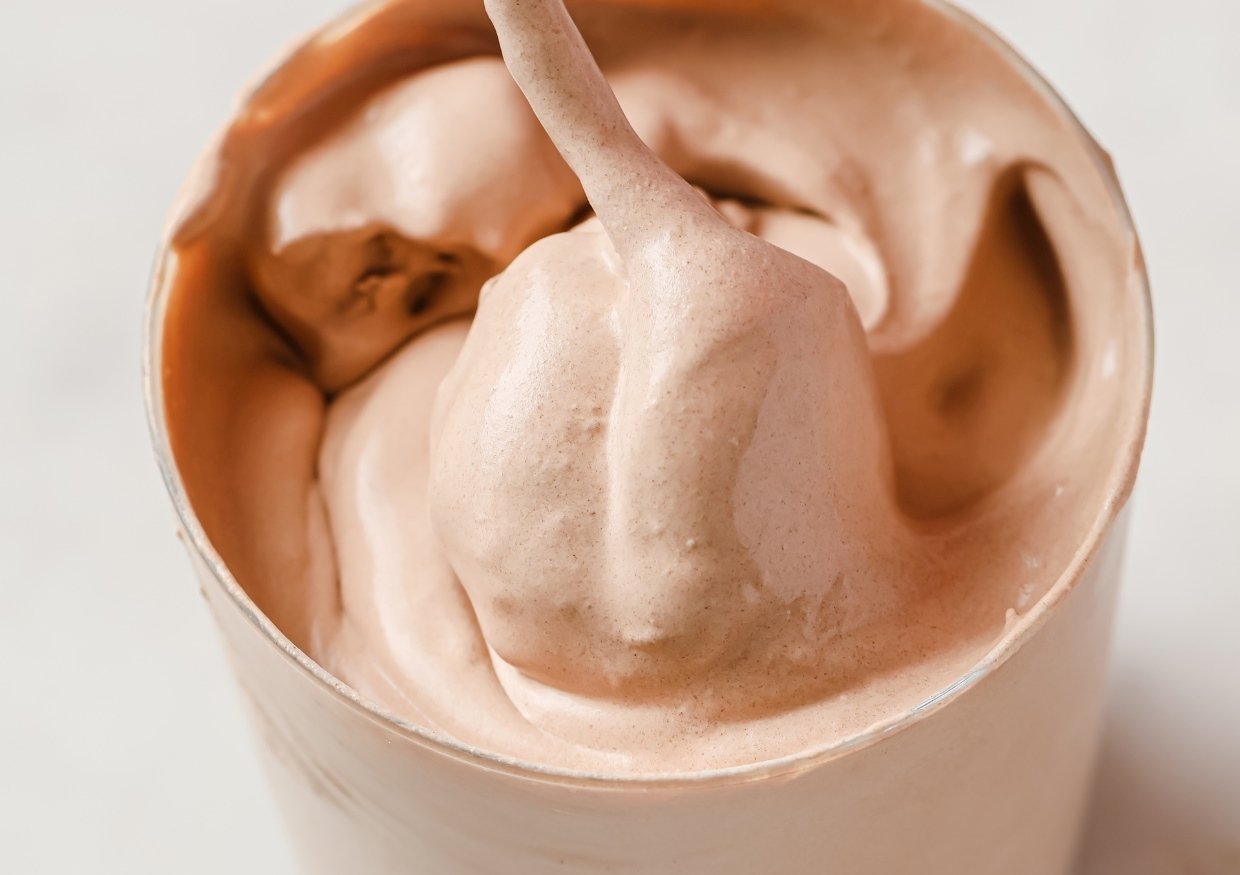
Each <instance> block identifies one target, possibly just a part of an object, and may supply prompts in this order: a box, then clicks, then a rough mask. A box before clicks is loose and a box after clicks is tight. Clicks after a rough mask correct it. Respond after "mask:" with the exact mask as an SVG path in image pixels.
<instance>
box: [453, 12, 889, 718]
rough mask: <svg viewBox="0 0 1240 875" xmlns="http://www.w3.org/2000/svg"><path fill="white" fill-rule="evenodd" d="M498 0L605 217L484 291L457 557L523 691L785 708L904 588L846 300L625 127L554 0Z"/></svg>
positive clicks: (458, 404)
mask: <svg viewBox="0 0 1240 875" xmlns="http://www.w3.org/2000/svg"><path fill="white" fill-rule="evenodd" d="M487 9H488V12H489V14H490V15H491V18H492V20H493V21H494V23H495V26H496V30H497V32H498V33H499V36H500V42H501V46H502V48H503V51H504V57H505V60H506V62H507V64H508V67H509V69H510V70H511V72H512V74H513V77H514V79H515V80H516V82H517V84H518V85H519V86H520V88H521V89H522V91H523V92H524V94H525V95H526V97H527V98H528V99H529V101H530V104H531V106H532V107H533V108H534V112H535V114H536V115H537V116H538V118H539V120H540V122H541V123H542V124H543V126H544V128H545V129H546V130H547V133H548V134H549V135H550V138H551V140H552V142H553V143H555V145H556V148H557V149H559V151H560V153H561V154H562V155H563V156H564V158H565V160H566V162H567V163H568V165H569V166H570V167H571V168H572V169H573V171H574V172H575V173H576V174H577V176H578V177H579V178H580V180H581V182H582V185H583V188H584V189H585V192H586V196H587V197H588V199H589V202H590V205H591V206H592V207H593V208H594V211H595V212H596V214H597V215H598V217H599V219H600V221H601V226H602V233H600V232H598V231H593V232H592V231H574V232H570V233H566V234H561V235H558V236H555V237H550V238H547V239H544V240H542V241H540V242H539V243H538V244H536V245H535V246H533V247H531V248H530V249H528V250H527V251H526V252H525V253H523V254H522V255H521V256H520V257H519V258H518V259H517V260H516V261H515V262H514V263H513V264H512V265H510V266H509V267H508V268H507V269H506V270H505V271H504V272H503V273H502V274H501V275H500V276H499V277H497V278H496V279H495V280H494V281H492V283H491V284H490V285H489V286H488V287H487V289H486V290H485V292H484V293H483V296H482V300H481V302H480V305H479V309H478V313H477V315H476V317H475V319H474V323H473V327H472V328H471V332H470V338H469V340H468V341H467V343H466V345H465V347H464V349H463V351H462V354H461V357H460V359H459V360H458V363H457V365H456V367H455V369H454V371H453V372H452V374H450V375H449V376H448V378H447V380H446V381H445V384H444V387H443V389H442V390H441V393H440V402H439V411H438V414H437V419H438V424H437V425H436V426H435V427H434V428H433V430H432V436H433V449H432V454H431V460H432V471H431V494H430V503H431V512H432V517H433V520H434V522H435V528H436V531H437V532H438V534H439V537H440V541H441V543H442V544H443V546H444V550H445V555H446V556H447V558H448V560H449V562H450V563H451V565H452V567H453V569H454V570H455V571H456V573H457V575H458V576H459V578H460V580H461V582H462V585H463V586H464V587H465V590H466V592H467V593H468V594H469V597H470V601H471V603H472V605H473V606H474V609H475V611H476V612H477V614H478V618H479V623H480V625H481V627H482V631H483V635H484V636H485V638H486V640H487V642H488V643H489V645H490V647H491V648H492V650H493V651H494V653H495V654H496V657H497V659H498V660H502V662H503V663H506V664H507V666H508V667H511V668H512V669H515V671H504V670H503V669H501V677H502V678H504V679H505V680H506V681H507V687H508V689H509V692H510V693H511V694H514V695H517V696H519V695H520V694H519V693H516V692H515V691H514V689H513V687H514V686H516V685H518V684H520V683H521V682H522V681H524V680H525V679H527V678H528V679H530V680H532V681H534V682H538V683H542V684H547V685H550V686H552V687H555V688H557V689H559V690H562V691H571V692H574V693H580V694H583V695H587V696H589V695H596V696H600V697H603V698H629V699H637V700H646V699H683V698H685V697H686V694H687V693H688V692H689V691H692V697H693V700H694V702H695V703H696V704H697V705H698V706H699V707H701V708H708V709H711V710H712V711H727V710H729V709H730V708H733V707H744V708H746V709H751V710H752V709H755V708H758V707H760V706H759V704H758V700H760V699H773V698H780V697H782V698H784V699H787V698H789V697H792V698H793V700H794V701H797V697H799V696H806V695H810V692H809V689H807V688H812V687H819V688H820V687H821V686H822V684H823V679H822V678H821V677H819V675H818V672H817V671H816V669H815V666H816V663H817V662H818V659H819V655H820V652H821V649H822V647H823V646H824V644H825V642H827V641H829V640H830V639H832V638H833V637H835V636H837V635H838V634H839V633H840V632H841V631H847V630H850V629H852V628H855V627H857V626H858V625H861V624H863V623H864V622H866V621H867V620H871V619H873V618H874V616H875V612H876V611H882V610H884V609H887V610H889V609H890V608H891V605H892V603H893V601H894V600H896V599H897V598H898V594H899V592H900V591H901V590H902V589H903V588H905V587H907V585H908V581H906V580H904V579H902V576H901V572H900V566H901V563H904V562H906V561H907V559H908V553H909V547H908V545H906V543H905V540H906V538H907V532H906V529H905V526H904V524H903V520H902V518H901V515H900V513H899V510H898V507H897V505H896V502H895V500H894V495H893V490H892V477H891V461H890V454H889V451H888V444H887V439H886V435H885V433H884V428H883V425H882V422H881V419H880V402H879V400H878V397H877V394H876V392H875V384H874V376H873V369H872V366H871V364H870V360H869V357H868V354H867V349H866V340H865V334H864V332H863V331H862V328H861V324H860V321H859V319H858V317H857V314H856V311H855V309H854V307H853V305H852V302H851V300H850V298H849V296H848V293H847V291H846V290H845V288H844V286H843V285H842V284H841V283H840V281H839V280H838V279H836V278H835V277H834V276H832V275H831V274H829V273H828V272H827V271H825V270H823V269H822V268H820V267H818V266H816V265H814V264H812V263H810V262H808V261H805V260H804V259H802V258H799V257H797V256H795V255H793V254H791V253H789V252H788V251H786V250H784V249H781V248H779V247H777V246H774V245H772V244H771V243H768V242H766V241H765V240H763V239H761V238H759V237H756V236H754V235H752V234H750V233H748V232H746V231H743V230H739V229H737V228H735V227H734V226H733V225H732V224H730V223H729V222H728V221H727V220H726V219H725V218H724V217H723V216H721V215H720V214H719V212H717V211H716V210H715V208H714V207H713V206H712V205H711V204H710V203H709V202H708V201H707V200H706V199H705V198H704V197H703V196H702V195H701V193H699V192H698V191H696V190H695V189H694V188H693V187H692V186H690V185H689V184H688V183H686V182H685V180H684V179H683V178H681V177H680V176H679V175H678V174H676V173H675V172H674V171H672V170H671V169H670V168H669V167H668V166H667V164H666V163H664V162H663V161H662V160H661V159H660V158H659V157H658V156H656V155H655V154H654V153H653V152H652V151H651V150H650V149H649V148H648V147H647V146H646V145H645V144H644V143H643V142H642V141H641V140H640V139H639V137H638V136H637V134H636V133H635V132H634V131H633V129H632V127H631V126H630V125H629V123H628V121H627V120H626V118H625V116H624V114H623V112H622V110H621V108H620V106H619V104H618V103H617V101H616V99H615V97H614V96H613V94H612V91H611V89H610V87H609V86H608V84H607V82H606V81H605V80H604V78H603V76H602V73H601V72H600V71H599V69H598V67H597V65H596V64H595V63H594V60H593V58H592V57H591V55H590V53H589V50H588V49H587V48H586V46H585V43H584V42H583V41H582V39H581V37H580V35H579V34H578V32H577V30H576V28H575V26H574V25H573V23H572V20H571V19H570V18H569V16H568V13H567V12H566V10H565V9H564V7H563V4H562V3H560V2H558V0H554V2H545V0H522V2H520V3H511V2H505V0H493V2H490V3H488V5H487ZM759 677H760V678H762V679H763V682H762V683H761V684H760V687H758V688H755V683H756V679H757V678H759ZM682 707H683V705H682Z"/></svg>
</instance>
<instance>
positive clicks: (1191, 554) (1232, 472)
mask: <svg viewBox="0 0 1240 875" xmlns="http://www.w3.org/2000/svg"><path fill="white" fill-rule="evenodd" d="M966 5H967V6H969V7H970V8H971V9H974V10H976V11H977V12H978V13H979V14H980V15H981V17H982V18H983V19H985V20H988V21H990V22H991V23H992V24H994V25H996V26H997V27H998V29H999V30H1000V32H1002V33H1004V34H1005V35H1006V36H1007V37H1008V38H1009V39H1010V40H1011V41H1012V42H1013V43H1014V44H1015V45H1016V46H1017V47H1018V48H1019V49H1021V50H1022V51H1023V52H1024V53H1025V54H1027V55H1028V56H1029V57H1031V58H1032V59H1033V60H1034V62H1035V64H1037V65H1038V66H1039V67H1040V68H1041V69H1042V70H1043V71H1044V72H1045V73H1046V74H1047V76H1048V77H1049V78H1050V80H1051V81H1052V82H1053V83H1054V84H1055V85H1056V86H1058V87H1059V88H1060V89H1061V90H1062V91H1063V92H1064V93H1065V94H1066V95H1067V97H1068V99H1069V102H1070V103H1071V104H1072V105H1073V106H1074V107H1075V108H1076V110H1077V111H1078V112H1079V113H1080V115H1081V116H1082V117H1083V118H1084V120H1085V121H1086V123H1087V124H1088V125H1089V126H1090V128H1091V129H1092V130H1093V132H1094V133H1095V135H1097V137H1098V138H1099V140H1100V141H1101V142H1102V143H1103V144H1104V145H1105V146H1107V147H1108V148H1109V149H1110V150H1111V152H1112V153H1113V154H1114V156H1115V158H1116V162H1117V164H1118V167H1119V171H1120V176H1121V177H1122V179H1123V181H1124V183H1125V185H1126V188H1127V191H1128V194H1129V198H1130V201H1131V204H1132V207H1133V211H1134V213H1135V215H1136V219H1137V223H1138V225H1139V227H1140V229H1141V231H1142V234H1143V238H1144V243H1145V248H1146V254H1147V257H1148V261H1149V267H1150V273H1151V275H1152V280H1153V286H1154V302H1155V311H1156V318H1157V331H1158V372H1157V381H1156V383H1157V385H1156V390H1155V401H1154V412H1153V420H1152V423H1151V427H1150V432H1149V443H1148V446H1147V450H1146V456H1145V462H1144V467H1143V470H1142V472H1141V477H1140V480H1139V486H1138V490H1137V495H1136V507H1135V513H1134V518H1133V529H1132V537H1131V539H1130V547H1129V560H1128V567H1129V573H1128V577H1127V582H1126V586H1125V590H1124V595H1123V601H1122V607H1121V610H1120V616H1119V626H1118V634H1117V639H1116V644H1115V659H1114V663H1113V666H1112V676H1111V688H1110V700H1109V705H1108V707H1109V712H1108V713H1109V719H1108V726H1107V730H1106V743H1105V748H1104V754H1103V758H1102V763H1101V767H1100V772H1099V782H1098V788H1097V792H1096V799H1095V803H1094V806H1093V814H1092V817H1091V823H1090V826H1089V831H1088V836H1087V841H1086V846H1085V849H1084V853H1083V861H1082V865H1081V870H1080V872H1081V875H1179V873H1185V875H1189V873H1191V875H1236V873H1240V624H1238V619H1240V538H1238V536H1237V530H1238V529H1240V461H1238V459H1240V455H1238V454H1237V450H1236V448H1237V447H1240V276H1238V274H1240V261H1238V260H1237V257H1236V256H1237V253H1240V50H1238V49H1237V47H1236V43H1235V41H1236V34H1237V33H1240V4H1237V3H1234V2H1231V0H1179V2H1175V3H1168V2H1161V3H1153V2H1147V0H1045V2H1041V3H1032V2H1029V0H971V2H969V3H967V4H966ZM341 6H342V3H341V2H340V0H216V2H212V3H190V2H184V0H159V2H156V0H117V2H113V3H101V2H98V0H63V2H60V3H33V2H31V3H26V4H20V5H19V4H15V3H13V2H8V3H5V4H4V9H3V10H2V11H0V74H2V75H0V253H2V254H3V258H2V259H0V269H2V270H3V272H4V276H5V277H6V279H7V282H6V284H5V285H6V288H5V291H4V297H5V299H6V300H7V301H8V302H9V303H8V304H7V305H6V306H7V307H8V309H7V310H6V311H5V315H4V316H3V317H2V318H0V356H2V359H0V361H2V362H3V366H4V368H3V372H4V373H6V374H7V375H8V377H7V379H6V380H5V382H4V389H3V390H2V391H3V398H4V404H3V410H4V415H3V420H2V421H3V425H2V426H0V441H2V442H3V453H0V459H3V461H2V462H0V514H2V515H0V569H3V576H2V577H0V665H3V666H4V670H5V675H4V678H3V682H2V686H0V690H2V695H3V698H2V700H0V701H2V704H0V871H3V872H12V873H20V875H33V873H78V872H100V873H148V872H149V873H171V872H176V873H184V875H194V873H218V872H257V871H266V872H269V873H272V875H280V873H292V872H293V871H294V870H293V867H292V862H291V858H290V855H289V852H288V849H287V847H286V844H285V840H284V837H283V835H282V833H281V830H280V826H279V823H278V821H277V817H276V813H275V810H274V808H273V806H272V804H271V802H270V801H269V799H268V796H267V793H266V790H265V787H264V785H263V783H262V780H261V778H260V776H259V772H258V768H257V763H256V757H255V754H254V752H253V749H252V747H251V744H250V738H249V735H248V729H247V727H246V725H245V723H244V721H243V717H242V714H241V711H240V708H239V698H238V696H237V695H236V693H235V691H234V689H233V687H232V683H231V680H230V678H229V677H228V674H227V671H226V668H225V664H224V659H223V655H222V653H221V650H220V647H219V645H218V643H217V641H216V639H215V636H214V632H213V630H212V628H211V625H210V621H209V618H208V615H207V611H206V610H205V608H204V605H203V604H202V601H201V600H200V599H199V597H198V593H197V587H196V585H195V583H194V581H193V579H192V576H191V572H190V568H189V564H188V562H187V561H186V559H185V557H184V555H182V552H181V548H180V546H179V545H178V543H177V541H176V539H175V538H174V537H173V522H172V519H173V518H172V512H171V509H170V507H169V503H168V501H167V499H166V496H165V493H164V490H163V486H162V484H161V483H160V480H159V477H158V474H157V472H156V468H155V465H154V462H153V461H152V455H151V451H150V445H149V441H148V439H147V436H146V427H145V422H144V418H143V412H142V406H141V396H140V390H139V346H140V310H141V305H142V300H143V297H144V295H145V292H146V282H147V272H148V269H149V265H150V261H151V258H152V256H153V253H154V246H155V241H156V238H157V236H158V233H159V230H160V227H161V224H162V220H163V217H164V214H165V212H166V210H167V208H168V206H169V204H170V202H171V200H172V197H173V194H174V193H175V191H176V190H177V188H178V187H179V185H180V182H181V180H182V178H183V176H184V174H185V172H186V170H187V169H188V167H189V165H190V163H191V160H192V159H193V157H194V156H195V155H196V154H197V153H198V152H199V151H200V149H201V148H202V147H203V145H204V144H205V143H206V141H207V139H208V137H209V135H210V134H211V133H212V131H213V130H214V129H215V128H216V127H217V125H218V124H219V123H220V122H221V121H222V120H223V119H224V117H225V116H226V115H227V113H228V110H229V107H230V105H231V99H232V95H233V94H234V93H235V92H236V91H237V90H238V89H239V88H240V87H241V86H242V85H243V84H244V83H245V82H246V81H247V80H248V79H249V77H250V76H251V74H252V73H254V72H255V71H256V70H258V69H259V68H260V66H261V65H262V64H263V63H264V62H265V61H266V60H267V59H268V58H269V57H271V56H272V55H273V54H274V53H275V52H276V50H277V49H279V48H280V47H281V46H282V45H284V44H285V43H287V42H288V41H289V40H291V39H292V38H293V37H294V36H296V35H297V34H299V33H301V32H302V31H303V30H305V29H307V28H308V27H309V26H311V25H312V24H314V23H316V22H318V21H321V20H323V19H325V18H326V17H328V16H329V15H330V14H332V13H333V12H334V11H336V10H337V9H339V8H340V7H341Z"/></svg>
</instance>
